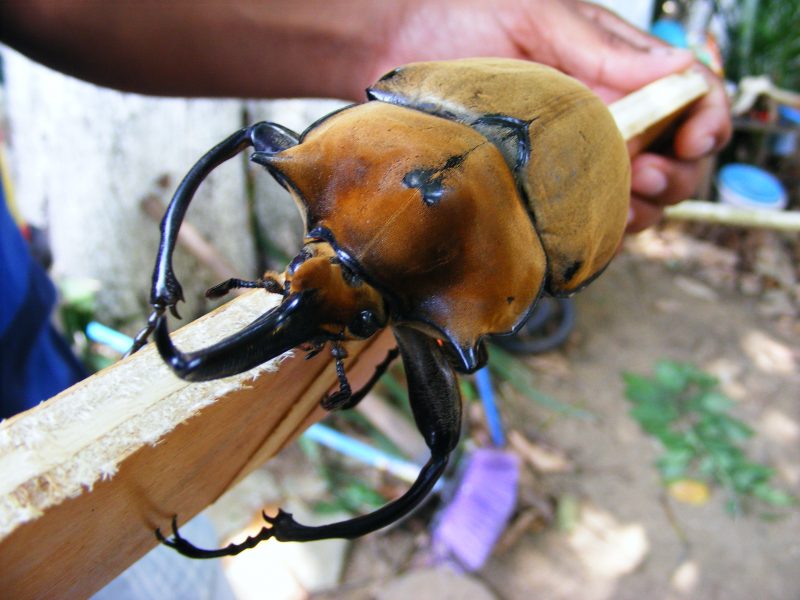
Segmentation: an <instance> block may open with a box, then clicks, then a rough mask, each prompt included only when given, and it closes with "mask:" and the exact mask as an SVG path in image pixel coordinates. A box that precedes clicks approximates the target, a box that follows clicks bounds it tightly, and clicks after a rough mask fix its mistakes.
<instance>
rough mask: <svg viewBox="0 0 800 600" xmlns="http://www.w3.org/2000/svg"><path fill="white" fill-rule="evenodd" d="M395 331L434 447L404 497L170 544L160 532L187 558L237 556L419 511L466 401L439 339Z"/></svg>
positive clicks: (280, 517)
mask: <svg viewBox="0 0 800 600" xmlns="http://www.w3.org/2000/svg"><path fill="white" fill-rule="evenodd" d="M394 332H395V337H396V338H397V342H398V346H399V348H400V353H401V355H402V357H403V364H404V366H405V370H406V376H407V378H408V395H409V401H410V403H411V408H412V411H413V413H414V419H415V420H416V422H417V426H418V427H419V429H420V432H421V433H422V435H423V437H424V438H425V442H426V443H427V445H428V447H429V448H430V449H431V458H430V459H429V460H428V462H427V463H426V464H425V466H424V467H422V471H420V474H419V476H418V477H417V480H416V481H415V482H414V483H413V485H412V486H411V487H410V488H409V490H408V491H407V492H406V493H405V494H403V495H402V496H401V497H400V498H398V499H397V500H394V501H393V502H390V503H389V504H387V505H385V506H383V507H381V508H379V509H378V510H376V511H374V512H372V513H369V514H367V515H363V516H360V517H355V518H354V519H348V520H346V521H341V522H339V523H331V524H329V525H321V526H318V527H309V526H306V525H301V524H300V523H298V522H297V521H295V520H294V519H293V518H292V515H291V514H289V513H287V512H284V511H282V510H281V511H278V514H277V515H276V516H274V517H268V516H267V515H264V520H265V521H266V522H267V524H268V525H269V526H268V527H264V528H262V529H261V531H260V532H259V533H258V534H257V535H255V536H253V537H252V538H249V539H248V540H246V541H245V542H242V543H240V544H231V545H229V546H226V547H225V548H219V549H216V550H205V549H202V548H197V547H196V546H194V545H193V544H191V543H190V542H188V541H187V540H186V539H184V538H182V537H180V536H179V535H178V532H177V528H174V529H173V534H174V537H173V538H172V539H166V540H165V539H164V538H163V536H161V534H160V532H159V534H158V535H159V539H161V540H162V541H164V543H166V544H167V545H169V546H171V547H172V548H175V550H177V551H178V552H180V553H181V554H184V555H186V556H189V557H192V558H215V557H218V556H226V555H232V554H238V553H239V552H241V551H242V550H244V549H246V548H252V547H253V546H255V545H256V544H257V543H259V542H260V541H263V540H267V539H269V538H275V539H277V540H280V541H282V542H309V541H313V540H322V539H328V538H354V537H358V536H361V535H365V534H367V533H371V532H373V531H376V530H378V529H381V528H382V527H386V526H387V525H390V524H392V523H394V522H395V521H398V520H399V519H401V518H403V517H405V516H406V515H407V514H409V513H410V512H411V511H412V510H413V509H414V508H416V507H417V506H418V505H419V504H420V502H422V501H423V500H424V499H425V497H426V496H427V495H428V492H430V491H431V489H432V488H433V486H434V485H435V484H436V482H437V481H438V480H439V477H441V475H442V473H443V472H444V469H445V467H446V466H447V461H448V458H449V456H450V452H452V451H453V448H455V446H456V444H457V443H458V435H459V430H460V426H461V397H460V395H459V391H458V382H457V380H456V376H455V373H454V371H453V369H452V367H451V366H450V364H449V362H448V361H447V359H446V358H445V356H444V354H443V353H442V350H441V348H440V347H439V346H438V345H437V344H436V340H434V339H432V338H430V337H428V336H426V335H425V334H423V333H420V332H419V331H416V330H414V329H410V328H406V327H399V326H397V327H395V328H394Z"/></svg>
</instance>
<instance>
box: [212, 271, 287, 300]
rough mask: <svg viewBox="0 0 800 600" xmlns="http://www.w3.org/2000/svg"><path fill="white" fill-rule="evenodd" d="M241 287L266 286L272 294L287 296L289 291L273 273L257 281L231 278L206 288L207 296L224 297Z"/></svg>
mask: <svg viewBox="0 0 800 600" xmlns="http://www.w3.org/2000/svg"><path fill="white" fill-rule="evenodd" d="M241 288H264V289H265V290H267V291H268V292H269V293H270V294H279V295H281V296H286V294H287V292H286V290H285V289H284V287H283V284H282V283H281V282H280V281H279V280H278V279H277V278H276V277H275V276H273V275H266V276H265V277H263V278H261V279H256V280H255V281H248V280H246V279H236V278H231V279H228V280H226V281H223V282H222V283H218V284H217V285H215V286H212V287H210V288H208V289H207V290H206V298H222V297H223V296H224V295H225V294H227V293H228V292H230V291H231V290H235V289H241Z"/></svg>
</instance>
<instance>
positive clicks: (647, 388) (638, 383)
mask: <svg viewBox="0 0 800 600" xmlns="http://www.w3.org/2000/svg"><path fill="white" fill-rule="evenodd" d="M622 378H623V380H624V381H625V396H626V397H627V398H628V400H630V401H632V402H637V403H639V402H657V401H658V400H660V399H661V395H662V393H661V388H660V387H659V386H658V384H657V383H656V382H655V381H653V380H652V379H650V378H648V377H642V376H641V375H635V374H633V373H623V375H622Z"/></svg>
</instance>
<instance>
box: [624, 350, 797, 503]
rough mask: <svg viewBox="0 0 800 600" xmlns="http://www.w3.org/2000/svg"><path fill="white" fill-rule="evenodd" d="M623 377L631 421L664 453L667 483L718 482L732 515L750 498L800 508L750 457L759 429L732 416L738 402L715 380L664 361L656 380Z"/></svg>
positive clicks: (769, 472)
mask: <svg viewBox="0 0 800 600" xmlns="http://www.w3.org/2000/svg"><path fill="white" fill-rule="evenodd" d="M623 378H624V380H625V384H626V389H625V395H626V397H627V399H628V401H629V402H630V403H631V404H632V408H631V410H630V415H631V417H633V418H634V419H635V420H636V421H637V422H638V423H639V425H640V426H641V427H642V429H644V430H645V431H646V432H647V433H649V434H650V435H652V436H653V437H655V438H656V439H658V441H659V442H660V443H661V446H662V447H663V449H664V452H663V453H662V454H661V456H660V457H659V458H658V459H657V461H656V466H657V468H658V470H659V472H660V473H661V477H662V479H663V480H664V482H665V483H666V484H670V483H674V482H677V481H680V480H683V479H697V480H700V481H704V482H707V483H709V484H718V485H720V486H722V488H723V489H724V490H725V492H726V494H727V509H728V511H729V512H730V513H732V514H738V513H741V512H742V510H743V505H742V503H743V500H744V499H749V500H760V501H762V502H765V503H767V504H770V505H772V506H789V505H792V504H795V502H796V501H795V499H794V498H793V497H792V496H790V495H789V494H786V493H785V492H783V491H781V490H779V489H777V488H775V487H773V486H772V485H771V484H770V479H771V478H772V476H773V473H774V472H773V469H771V468H769V467H767V466H764V465H761V464H758V463H756V462H753V461H751V460H749V459H748V458H747V457H746V456H745V454H744V451H743V450H742V448H741V445H742V444H743V443H744V442H745V441H746V440H748V439H749V438H750V437H752V436H753V430H752V429H751V428H750V427H748V426H747V425H746V424H745V423H743V422H742V421H740V420H738V419H736V418H734V417H732V416H731V415H730V414H729V409H730V408H731V406H733V402H732V401H731V400H730V399H729V398H728V397H727V396H725V395H724V394H723V393H722V392H721V391H720V389H719V382H718V381H717V379H716V378H715V377H713V376H711V375H709V374H708V373H704V372H703V371H700V370H699V369H697V368H696V367H695V366H694V365H691V364H687V363H680V362H673V361H666V360H664V361H659V362H658V363H657V364H656V366H655V371H654V374H653V376H652V377H646V376H642V375H636V374H633V373H624V374H623Z"/></svg>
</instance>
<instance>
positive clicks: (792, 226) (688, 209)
mask: <svg viewBox="0 0 800 600" xmlns="http://www.w3.org/2000/svg"><path fill="white" fill-rule="evenodd" d="M664 215H665V216H666V217H667V218H668V219H675V220H679V221H703V222H705V223H716V224H718V225H731V226H734V227H757V228H761V229H775V230H778V231H800V212H797V211H782V210H764V209H758V208H745V207H743V206H732V205H730V204H720V203H718V202H705V201H702V200H686V201H685V202H681V203H680V204H676V205H675V206H669V207H667V209H666V210H665V211H664Z"/></svg>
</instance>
